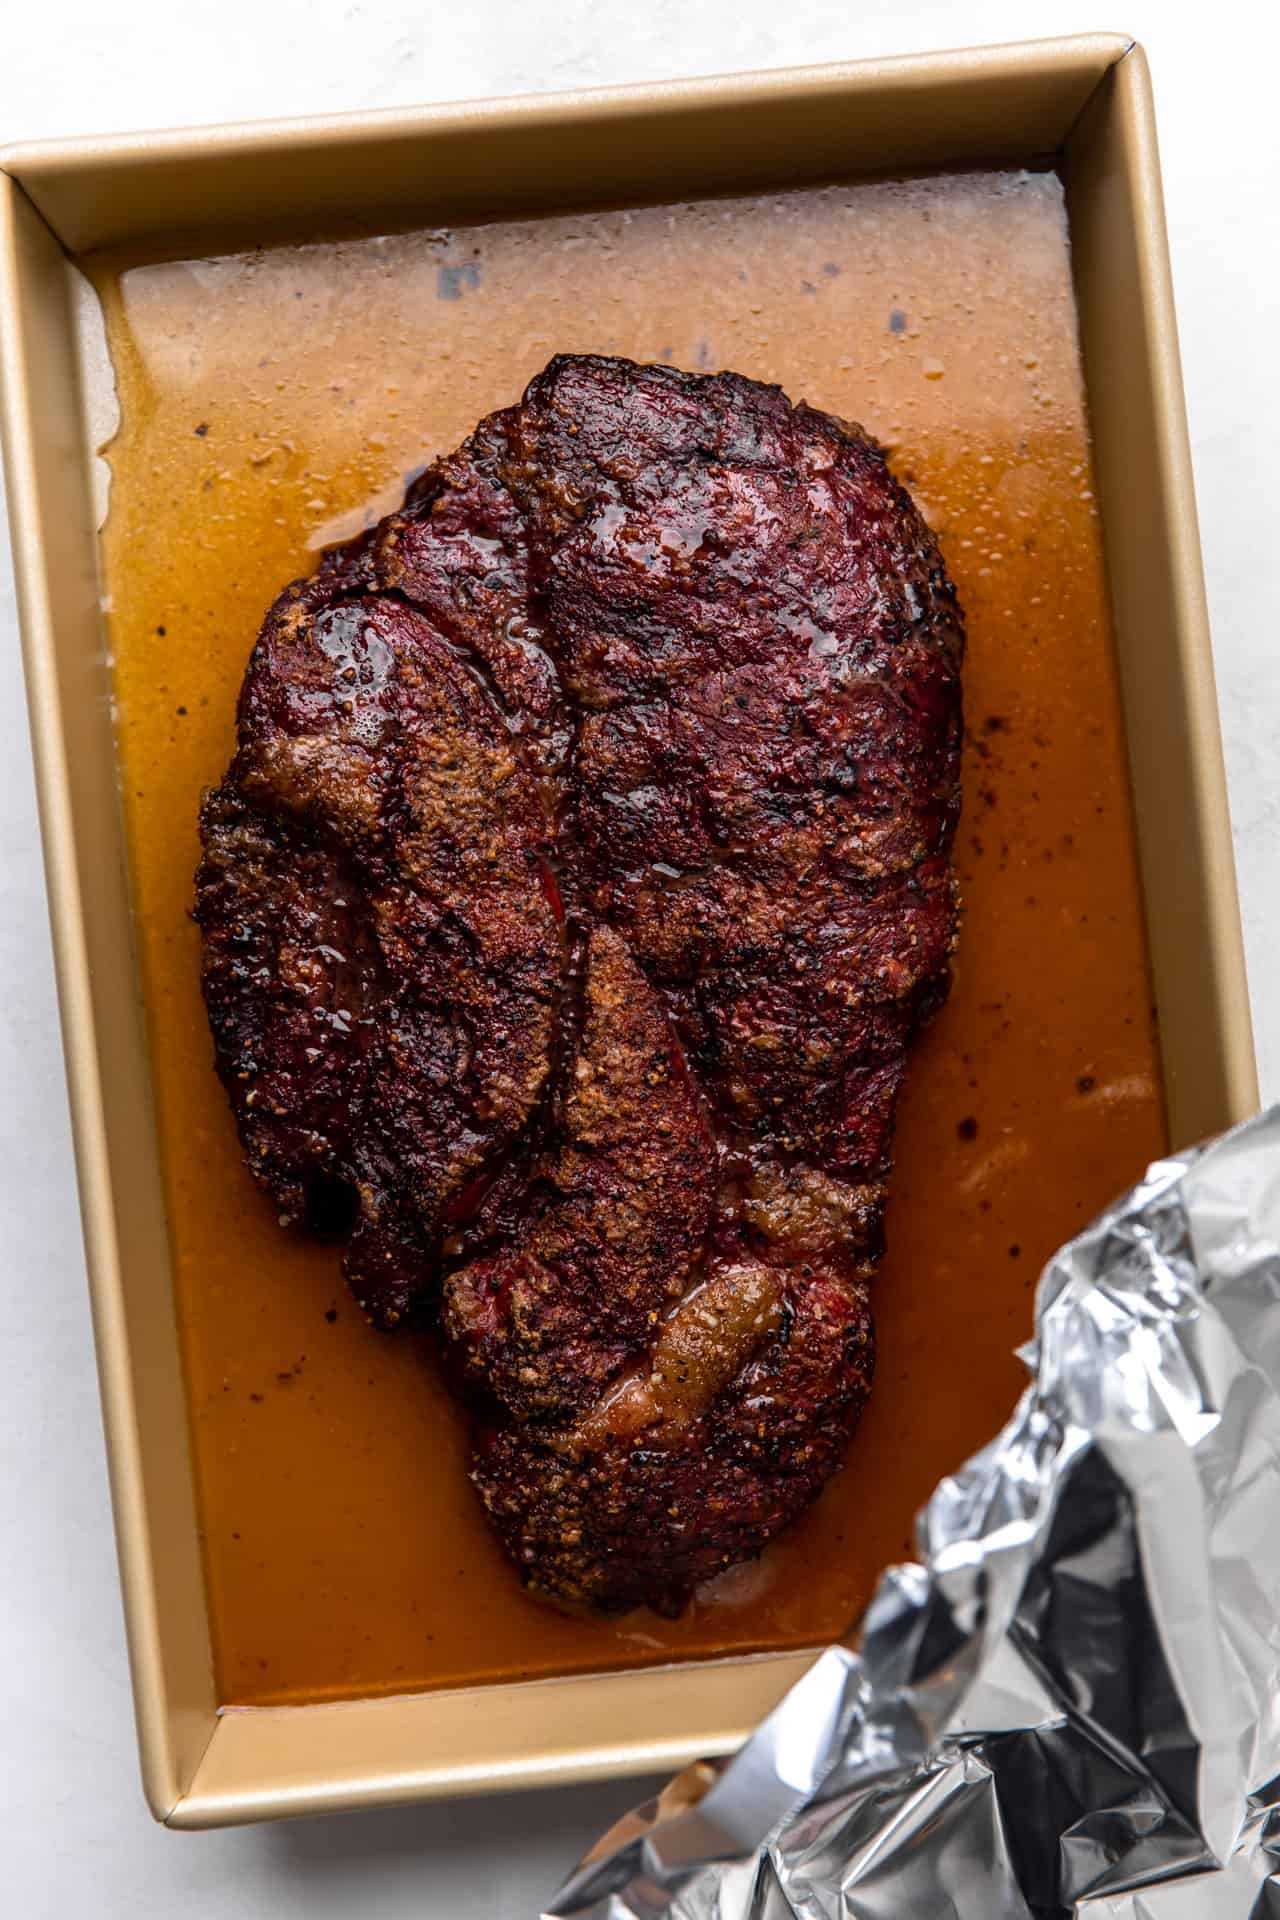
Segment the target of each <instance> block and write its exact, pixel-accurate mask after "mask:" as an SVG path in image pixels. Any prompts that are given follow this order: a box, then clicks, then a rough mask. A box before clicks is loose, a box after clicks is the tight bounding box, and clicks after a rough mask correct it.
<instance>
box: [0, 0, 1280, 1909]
mask: <svg viewBox="0 0 1280 1920" xmlns="http://www.w3.org/2000/svg"><path fill="white" fill-rule="evenodd" d="M1100 12H1103V10H1102V9H1098V8H1095V7H1093V6H1090V7H1088V8H1083V7H1081V6H1080V5H1079V0H985V4H984V3H983V0H893V4H882V0H858V4H856V5H853V4H850V0H786V3H785V4H779V0H701V4H700V5H697V6H693V5H690V4H689V0H554V3H553V0H467V3H466V4H465V5H461V6H441V5H438V4H436V5H433V4H432V0H376V4H375V3H374V0H370V3H369V4H343V0H217V4H216V5H214V4H208V3H207V0H188V4H185V5H179V6H173V5H171V4H160V0H117V4H116V6H114V7H111V8H107V7H104V6H102V4H101V0H42V4H40V5H38V6H31V7H25V6H24V7H22V8H20V9H17V10H15V11H14V12H13V13H12V14H10V15H7V16H6V20H5V25H4V28H3V47H4V51H3V56H2V57H0V141H4V142H7V141H9V140H16V139H27V138H36V137H42V136H48V135H62V134H76V133H90V132H105V131H118V130H125V129H130V128H138V127H147V126H158V125H162V124H166V123H169V122H172V120H173V117H174V107H173V106H172V105H169V104H168V103H171V102H176V103H177V111H178V113H179V115H180V117H181V119H182V120H183V121H184V122H187V123H196V122H202V121H204V122H207V121H217V120H229V119H247V118H251V117H254V116H261V115H279V114H295V113H307V112H333V111H338V110H342V109H346V108H360V107H387V106H399V105H406V104H413V103H417V102H421V101H430V100H444V99H451V98H452V99H460V98H466V97H468V96H476V95H483V94H496V93H519V92H527V91H532V90H537V89H543V88H548V87H556V88H560V87H571V86H579V85H592V84H599V83H605V82H617V81H628V80H651V79H662V78H668V77H671V76H673V75H677V74H698V73H710V72H717V71H724V70H728V69H733V68H748V67H771V66H787V65H795V64H801V63H806V62H809V61H818V60H835V59H847V58H857V57H859V56H867V55H877V54H893V53H907V52H915V51H919V50H925V49H929V48H937V47H942V46H956V45H964V44H968V43H975V44H976V43H979V42H991V41H999V40H1014V39H1025V38H1027V37H1029V36H1032V35H1049V34H1059V33H1072V32H1081V31H1084V30H1087V29H1092V28H1095V27H1115V28H1117V29H1119V28H1124V29H1125V30H1127V31H1129V32H1131V33H1134V34H1135V35H1136V36H1137V37H1138V38H1140V39H1142V40H1143V41H1144V42H1145V43H1146V46H1147V49H1148V52H1149V54H1150V57H1151V62H1152V67H1153V70H1154V76H1155V86H1156V98H1157V107H1158V112H1159V120H1160V134H1161V145H1162V150H1163V157H1164V174H1165V184H1166V192H1167V198H1168V214H1169V227H1170V237H1171V242H1172V249H1173V264H1174V277H1175V282H1176V286H1177V296H1178V312H1179V319H1180V324H1181V329H1182V342H1183V357H1184V365H1185V373H1186V385H1187V399H1188V405H1189V409H1190V417H1191V435H1192V443H1193V449H1194V454H1195V463H1196V478H1197V485H1198V490H1199V500H1200V513H1201V522H1202V529H1203V536H1204V554H1205V565H1206V571H1207V575H1208V585H1209V601H1210V610H1211V614H1212V618H1213V628H1214V649H1215V656H1216V660H1217V672H1218V687H1219V695H1220V700H1221V707H1222V719H1223V729H1224V734H1225V739H1226V750H1227V764H1228V772H1229V779H1230V788H1231V807H1232V815H1233V819H1234V823H1235V837H1236V857H1237V861H1238V864H1239V873H1240V885H1241V893H1242V899H1243V909H1244V922H1245V933H1246V939H1247V944H1248V954H1249V967H1250V975H1251V981H1252V996H1253V1010H1254V1020H1255V1023H1256V1028H1257V1038H1258V1053H1259V1061H1260V1066H1261V1076H1262V1086H1263V1094H1264V1097H1271V1098H1274V1097H1277V1096H1280V985H1277V984H1276V983H1275V982H1274V981H1273V977H1272V972H1271V968H1272V964H1273V961H1272V954H1273V950H1274V947H1275V945H1276V943H1277V939H1278V937H1280V535H1278V534H1277V530H1276V521H1277V510H1278V509H1280V482H1278V481H1277V479H1276V477H1275V469H1274V468H1273V467H1272V464H1271V463H1272V461H1273V460H1274V459H1275V458H1276V449H1277V446H1280V259H1278V257H1277V247H1276V242H1277V238H1278V237H1280V225H1278V223H1277V216H1276V196H1277V193H1278V191H1280V131H1278V129H1280V112H1278V111H1277V106H1276V101H1275V97H1274V85H1275V73H1276V70H1277V65H1278V64H1280V14H1278V13H1277V10H1276V9H1275V8H1274V7H1262V6H1258V7H1255V6H1251V5H1247V4H1245V0H1220V4H1219V5H1217V6H1216V7H1212V8H1206V7H1205V6H1203V5H1202V4H1201V5H1192V4H1190V3H1189V0H1127V3H1126V5H1125V6H1124V7H1123V9H1117V12H1118V13H1119V14H1120V15H1121V17H1119V18H1115V19H1108V18H1106V17H1105V14H1104V17H1102V18H1099V17H1098V15H1099V13H1100ZM1264 18H1265V24H1263V21H1264ZM162 103H164V105H163V107H162ZM0 675H2V676H3V688H4V698H3V700H2V701H0V756H2V758H0V764H3V766H5V767H6V768H7V769H8V772H7V775H6V776H5V778H4V780H3V784H2V785H0V848H2V849H3V866H2V868H0V1062H2V1064H3V1071H2V1072H0V1206H2V1207H3V1217H4V1220H5V1223H6V1238H7V1242H8V1245H9V1248H10V1254H9V1260H8V1274H7V1276H6V1286H5V1292H4V1307H3V1315H4V1342H3V1349H2V1350H0V1461H2V1462H3V1472H2V1475H0V1539H3V1541H4V1547H5V1554H4V1559H5V1573H4V1578H3V1582H2V1583H0V1700H2V1701H3V1709H4V1711H3V1720H2V1722H0V1860H2V1861H3V1863H4V1870H3V1874H2V1875H0V1882H2V1884H3V1886H4V1888H5V1896H4V1899H3V1902H2V1904H3V1905H4V1907H5V1910H6V1911H7V1912H10V1913H12V1914H14V1915H15V1916H17V1915H19V1914H21V1915H23V1916H33V1917H34V1920H46V1916H47V1920H153V1917H154V1920H171V1917H173V1916H177V1915H179V1914H181V1915H182V1916H183V1920H213V1916H229V1915H235V1916H237V1920H258V1916H263V1917H264V1920H265V1916H268V1915H270V1916H271V1917H272V1920H289V1917H290V1916H294V1915H297V1916H299V1917H301V1916H303V1915H305V1916H307V1920H323V1916H326V1915H333V1916H338V1915H343V1916H350V1915H359V1916H361V1920H365V1917H366V1916H367V1917H368V1920H400V1917H401V1916H403V1917H404V1920H408V1916H410V1915H412V1916H416V1917H421V1920H425V1916H432V1917H433V1920H434V1917H435V1916H439V1917H440V1920H445V1916H448V1920H527V1917H528V1916H533V1915H536V1913H537V1912H538V1910H539V1906H540V1903H541V1900H542V1899H543V1898H544V1897H545V1896H546V1895H547V1894H548V1893H549V1892H550V1891H551V1890H552V1888H553V1887H554V1886H555V1884H556V1882H557V1881H558V1879H559V1878H560V1876H561V1874H562V1873H563V1871H564V1870H565V1869H567V1868H568V1867H569V1866H570V1865H571V1864H572V1863H573V1861H574V1860H575V1858H576V1857H577V1855H578V1854H579V1853H580V1851H581V1850H582V1848H583V1847H584V1846H585V1845H586V1844H588V1843H589V1842H590V1841H591V1840H592V1839H593V1838H594V1837H595V1836H596V1834H597V1833H598V1832H599V1831H600V1829H601V1827H602V1826H603V1825H605V1824H607V1823H608V1822H609V1821H611V1820H612V1819H613V1818H614V1817H615V1815H616V1814H617V1813H618V1812H620V1811H621V1810H622V1809H623V1808H624V1807H625V1806H627V1805H628V1804H630V1803H631V1802H632V1801H633V1800H634V1799H635V1798H638V1797H640V1796H641V1795H642V1794H643V1792H644V1791H645V1787H644V1785H643V1784H642V1783H629V1782H623V1783H620V1784H615V1785H613V1786H610V1787H607V1788H606V1787H601V1788H594V1789H583V1790H566V1791H563V1792H544V1793H538V1794H531V1795H528V1796H517V1797H513V1798H509V1799H506V1800H503V1801H482V1802H477V1801H469V1802H463V1803H459V1804H455V1805H452V1806H444V1807H426V1808H408V1809H404V1810H401V1811H397V1812H391V1813H380V1814H369V1815H353V1816H349V1817H347V1818H345V1819H340V1820H311V1821H302V1822H293V1823H286V1824H284V1825H281V1826H277V1827H270V1828H254V1829H247V1830H242V1831H237V1832H227V1833H215V1834H206V1835H179V1834H170V1833H166V1832H164V1831H162V1830H161V1829H159V1828H157V1827H155V1826H153V1825H152V1824H151V1822H150V1819H149V1817H148V1815H147V1813H146V1811H145V1809H144V1806H143V1803H142V1797H141V1793H140V1791H139V1787H138V1781H137V1769H136V1763H135V1756H134V1748H133V1731H132V1723H131V1714H130V1705H129V1693H128V1679H127V1674H126V1665H125V1652H124V1642H123V1636H122V1629H121V1619H120V1603H119V1596H118V1589H117V1583H116V1570H115V1560H114V1553H113V1548H112V1541H111V1530H110V1521H109V1515H108V1506H107V1487H106V1477H105V1471H104V1464H103V1454H102V1439H101V1428H100V1422H99V1415H98V1403H97V1388H96V1382H95V1379H94V1372H93V1360H92V1352H91V1340H90V1329H89V1313H88V1304H87V1298H86V1291H85V1282H84V1264H83V1256H82V1252H81V1244H80V1228H79V1220H78V1215H77V1209H76V1197H75V1181H74V1173H73V1167H72V1160H71V1148H70V1138H69V1130H68V1124H67V1113H66V1102H65V1097H64V1091H63V1080H62V1063H61V1056H60V1051H59V1044H58V1032H57V1020H56V1009H55V1001H54V989H53V978H52V969H51V963H50V954H49V940H48V933H47V923H46V917H45V905H44V895H43V887H42V880H41V871H40V857H39V846H38V836H37V829H36V819H35V807H34V801H33V796H32V783H31V772H30V758H29V753H28V747H27V733H26V719H25V712H24V707H23V699H22V687H21V671H20V667H19V662H18V639H17V622H16V616H15V612H14V605H13V588H12V578H11V574H10V570H9V564H8V551H7V546H6V545H5V542H4V539H3V536H2V535H0ZM1137 1171H1138V1169H1137V1168H1135V1169H1134V1172H1135V1174H1136V1173H1137ZM1242 1920H1243V1916H1242Z"/></svg>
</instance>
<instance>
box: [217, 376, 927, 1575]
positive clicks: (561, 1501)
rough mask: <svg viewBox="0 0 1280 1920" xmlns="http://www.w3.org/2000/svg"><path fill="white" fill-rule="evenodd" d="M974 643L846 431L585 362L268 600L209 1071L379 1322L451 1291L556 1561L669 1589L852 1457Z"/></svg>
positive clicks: (743, 384)
mask: <svg viewBox="0 0 1280 1920" xmlns="http://www.w3.org/2000/svg"><path fill="white" fill-rule="evenodd" d="M962 652H963V627H962V623H961V619H960V615H959V612H958V610H957V608H956V604H955V597H954V593H953V590H952V588H951V586H950V583H949V582H948V580H947V578H946V575H945V572H944V570H943V567H942V562H941V560H940V558H939V555H938V552H937V549H936V546H935V545H934V542H933V540H932V537H931V536H930V534H929V533H928V530H927V529H926V528H925V526H924V524H923V522H922V521H921V519H920V517H919V515H918V514H917V512H916V510H915V508H914V506H913V505H912V503H911V501H910V499H909V498H908V496H907V495H906V493H905V492H904V491H903V490H902V489H901V488H900V487H899V486H898V485H897V484H896V483H895V482H894V480H893V479H892V477H891V476H890V474H889V472H888V470H887V468H886V466H885V463H884V461H883V458H882V457H881V455H880V453H879V451H878V450H877V449H876V448H875V447H874V446H873V445H872V443H871V442H870V441H869V440H867V438H866V437H865V435H863V434H862V433H860V432H859V431H858V429H856V428H852V427H847V426H845V425H843V424H842V423H841V422H838V421H836V420H833V419H832V418H830V417H829V416H827V415H825V414H821V413H818V412H816V411H814V410H813V409H811V408H809V407H806V406H794V407H793V406H792V405H791V404H790V403H789V402H788V401H787V400H786V398H785V397H784V396H783V395H782V394H781V393H780V392H779V391H778V390H777V389H774V388H767V387H761V386H758V385H756V384H754V383H753V382H750V381H747V380H743V379H741V378H739V377H738V376H736V375H733V374H718V375H713V376H707V377H695V376H692V375H688V374H682V373H677V372H675V371H673V370H671V369H668V368H662V367H635V366H632V365H631V364H630V363H628V362H624V361H617V360H604V359H592V358H564V359H559V360H555V361H553V362H552V363H551V365H550V366H549V367H548V368H547V370H546V372H545V373H543V374H541V375H540V376H539V377H538V378H537V379H536V380H535V381H534V382H533V383H532V385H531V386H530V388H529V390H528V392H527V393H526V395H525V398H524V400H523V401H522V402H521V404H520V405H519V406H517V407H514V408H510V409H508V410H507V411H505V412H502V413H497V414H493V415H491V416H490V417H489V418H488V419H487V420H485V421H483V422H482V423H481V425H480V426H479V427H478V428H477V429H476V432H475V434H474V435H473V436H472V438H471V439H470V440H469V441H468V442H467V444H466V446H465V447H463V448H462V449H461V450H460V451H459V452H458V453H456V454H454V455H451V456H450V457H449V458H448V459H445V460H442V461H440V462H438V463H437V464H436V465H435V466H434V467H433V468H431V469H429V470H428V471H427V472H426V473H425V474H424V475H423V476H422V478H421V479H420V480H419V481H418V482H417V483H416V484H415V485H414V487H413V488H412V489H411V491H410V494H409V496H408V498H407V500H406V502H405V505H404V508H403V509H402V510H401V512H399V513H397V514H393V515H391V516H389V517H388V519H387V520H385V521H383V522H382V523H381V524H380V525H379V526H378V527H377V528H374V529H373V530H372V531H371V532H370V533H369V534H367V535H364V536H362V538H361V539H360V540H359V541H356V542H353V543H352V544H351V545H350V546H349V547H347V548H345V549H342V550H340V551H339V552H337V553H335V554H333V555H330V556H327V557H326V559H325V561H324V562H323V563H322V565H321V567H320V569H319V570H318V572H317V573H316V574H315V575H314V576H313V577H312V578H311V579H310V580H308V581H304V582H301V583H299V584H298V585H297V586H295V587H293V588H290V589H289V590H288V592H286V593H285V594H284V595H283V596H282V597H281V600H280V601H279V602H278V603H277V606H276V607H275V608H274V609H273V610H272V613H271V614H270V615H269V616H268V620H267V623H266V625H265V627H264V629H263V634H262V638H261V639H260V641H259V643H258V646H257V648H256V649H255V653H254V656H253V658H252V660H251V662H250V668H249V672H248V675H247V677H246V681H245V688H244V692H243V695H242V699H241V710H240V745H239V751H238V753H237V755H236V758H235V760H234V761H233V763H232V767H231V769H230V771H229V773H228V776H227V779H226V781H225V782H224V784H223V786H222V787H221V788H220V789H218V791H217V792H216V793H215V794H212V795H210V796H209V798H208V799H207V801H206V804H205V810H204V814H203V817H202V828H203V835H204V844H205V858H204V861H203V863H202V866H201V869H200V874H199V876H198V884H197V914H198V918H199V920H200V923H201V926H202V928H203V929H204V933H205V993H206V998H207V1001H208V1005H209V1013H210V1019H211V1023H212V1025H213V1030H214V1036H215V1042H216V1048H217V1057H218V1065H219V1070H220V1072H221V1073H222V1076H223V1079H224V1082H225V1083H226V1085H227V1087H228V1090H229V1092H230V1094H231V1098H232V1104H233V1107H234V1109H235V1111H236V1117H237V1122H238V1124H239V1127H240V1132H241V1137H242V1140H243V1142H244V1145H245V1150H246V1154H247V1156H248V1158H249V1162H250V1165H251V1166H252V1167H253V1169H254V1171H255V1173H256V1174H257V1177H258V1178H259V1179H260V1181H261V1182H262V1183H263V1185H264V1186H265V1187H266V1188H267V1190H268V1191H269V1192H270V1193H271V1195H272V1196H273V1198H274V1199H275V1200H276V1202H277V1204H278V1205H279V1206H280V1208H281V1211H282V1212H283V1213H284V1214H286V1215H287V1216H289V1217H290V1218H298V1219H301V1220H302V1221H303V1222H304V1223H305V1224H307V1225H309V1226H310V1227H311V1228H312V1229H313V1230H316V1231H326V1232H330V1233H333V1234H336V1235H349V1240H348V1249H347V1256H346V1258H347V1266H348V1273H349V1276H350V1278H351V1280H352V1284H353V1286H354V1288H355V1290H356V1293H357V1296H358V1297H359V1298H360V1299H361V1300H362V1301H363V1302H365V1303H366V1305H367V1307H368V1309H369V1311H370V1314H371V1317H373V1318H374V1319H375V1320H377V1321H379V1322H380V1323H381V1324H384V1325H394V1324H397V1323H398V1322H399V1321H401V1320H404V1319H406V1318H421V1317H423V1315H424V1314H426V1313H428V1312H430V1311H433V1310H434V1305H435V1302H436V1301H437V1300H438V1299H440V1298H441V1297H442V1299H443V1333H444V1339H445V1345H446V1350H447V1352H448V1353H449V1354H450V1356H451V1362H452V1365H453V1368H454V1372H455V1375H456V1378H457V1381H458V1384H459V1387H460V1390H462V1391H463V1392H464V1393H466V1394H467V1395H468V1396H469V1398H470V1399H471V1400H472V1403H473V1404H474V1406H475V1408H476V1412H477V1422H478V1424H477V1454H476V1463H475V1468H474V1477H475V1480H476V1483H477V1486H478V1487H479V1489H480V1492H481V1494H482V1497H483V1498H484V1500H485V1503H486V1506H487V1507H488V1509H489V1512H490V1514H491V1516H492V1518H493V1521H494V1524H495V1526H496V1527H497V1529H498V1532H499V1534H500V1536H501V1538H502V1540H503V1542H504V1544H505V1545H506V1547H507V1550H508V1551H509V1552H510V1554H511V1555H512V1557H513V1559H514V1560H515V1561H516V1562H517V1564H518V1565H519V1566H520V1567H521V1568H522V1570H523V1572H524V1574H525V1577H526V1579H527V1580H528V1582H529V1584H530V1586H531V1588H533V1589H534V1590H535V1591H537V1592H539V1593H542V1594H545V1595H547V1596H548V1597H550V1598H553V1599H555V1600H558V1601H560V1602H569V1603H581V1602H586V1603H591V1604H596V1605H603V1606H615V1607H617V1606H629V1605H632V1604H635V1603H638V1602H641V1601H648V1602H649V1603H650V1604H653V1605H657V1606H662V1607H665V1608H670V1607H678V1606H679V1605H680V1604H682V1602H683V1600H684V1598H685V1597H687V1595H688V1593H689V1591H690V1590H691V1588H692V1586H693V1585H695V1584H696V1583H697V1582H698V1581H699V1580H701V1579H703V1578H705V1577H706V1576H707V1575H708V1574H710V1573H713V1572H715V1571H716V1570H717V1569H718V1568H720V1567H721V1566H723V1565H726V1564H729V1563H732V1562H733V1561H735V1560H738V1559H741V1558H743V1557H746V1556H749V1555H751V1554H753V1553H757V1552H759V1550H760V1548H761V1547H762V1546H763V1545H764V1544H765V1543H766V1542H767V1541H768V1540H769V1539H770V1538H772V1537H773V1535H774V1534H775V1533H776V1532H777V1531H778V1529H779V1528H780V1527H782V1526H784V1525H785V1524H786V1523H787V1521H788V1520H789V1519H791V1518H792V1517H794V1515H795V1514H796V1513H797V1512H798V1511H799V1510H800V1509H801V1508H802V1507H803V1506H804V1505H805V1504H807V1502H808V1501H809V1500H811V1499H812V1498H813V1497H814V1496H815V1494H816V1493H817V1492H818V1491H819V1490H820V1488H821V1487H822V1485H823V1484H824V1482H825V1481H826V1479H827V1478H828V1477H829V1476H830V1474H831V1473H832V1472H833V1471H834V1470H835V1468H836V1467H837V1466H838V1465H839V1463H840V1460H841V1458H842V1456H843V1452H844V1449H845V1447H846V1444H847V1440H848V1436H849V1433H850V1432H851V1430H852V1427H853V1425H854V1424H855V1422H856V1420H857V1417H858V1413H859V1411H860V1409H861V1406H862V1404H863V1402H864V1400H865V1398H866V1394H867V1391H868V1388H869V1384H870V1377H871V1367H872V1351H873V1342H872V1332H871V1320H870V1314H869V1309H868V1304H867V1283H868V1281H869V1280H870V1278H871V1276H872V1274H873V1272H874V1269H875V1265H876V1263H877V1261H878V1259H879V1257H880V1252H881V1240H882V1216H883V1209H884V1197H885V1188H884V1182H885V1178H886V1176H887V1174H888V1170H889V1164H890V1152H891V1142H892V1131H893V1115H894V1107H895V1103H896V1099H897V1094H898V1090H899V1087H900V1085H901V1081H902V1076H903V1070H904V1065H905V1060H906V1053H907V1048H908V1045H909V1043H910V1040H911V1037H912V1034H913V1032H914V1031H915V1029H916V1027H917V1026H918V1025H919V1023H920V1021H921V1019H923V1018H924V1017H926V1015H927V1014H928V1013H929V1012H931V1011H932V1010H933V1008H934V1007H935V1006H936V1005H937V1004H938V1003H939V1001H940V1000H941V999H942V998H943V996H944V995H945V992H946V986H947V979H948V965H949V956H950V951H951V947H952V944H953V940H954V933H955V920H956V908H955V895H954V884H953V880H952V875H951V868H950V859H949V856H950V847H951V840H952V837H953V834H954V830H955V824H956V817H957V813H958V807H959V748H960V693H959V671H960V664H961V656H962ZM441 1290H443V1292H442V1294H441Z"/></svg>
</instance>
